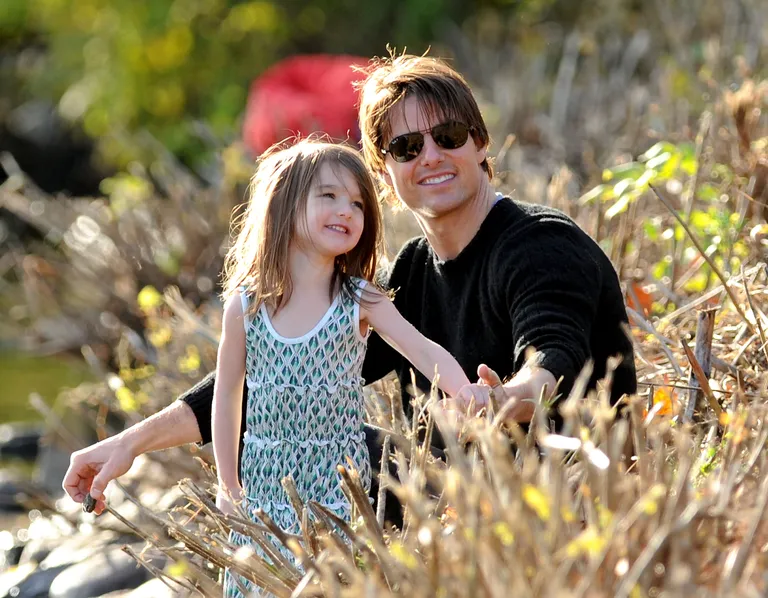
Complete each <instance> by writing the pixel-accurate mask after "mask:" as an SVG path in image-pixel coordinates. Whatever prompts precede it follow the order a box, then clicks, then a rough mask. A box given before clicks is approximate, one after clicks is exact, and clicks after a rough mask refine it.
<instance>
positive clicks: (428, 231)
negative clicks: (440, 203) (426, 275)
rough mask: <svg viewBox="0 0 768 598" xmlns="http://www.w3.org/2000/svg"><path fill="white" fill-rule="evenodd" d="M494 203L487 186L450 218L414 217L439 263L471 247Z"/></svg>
mask: <svg viewBox="0 0 768 598" xmlns="http://www.w3.org/2000/svg"><path fill="white" fill-rule="evenodd" d="M495 203H496V193H495V192H494V191H493V189H492V188H491V185H490V182H487V183H485V184H484V185H483V186H482V187H481V188H480V190H479V192H478V194H477V195H476V196H475V197H474V198H472V200H471V201H468V202H466V203H465V204H464V205H463V206H461V207H460V208H458V209H456V210H453V211H452V212H450V213H448V214H444V215H442V216H440V217H438V218H425V217H424V216H421V215H419V214H415V216H416V220H417V221H418V223H419V225H420V226H421V230H422V231H423V232H424V236H425V237H426V238H427V241H428V242H429V244H430V246H431V247H432V251H434V252H435V254H436V255H437V257H438V258H439V259H440V260H442V261H447V260H452V259H454V258H455V257H456V256H458V255H459V254H460V253H461V252H462V251H463V250H464V248H465V247H466V246H467V245H469V242H470V241H471V240H472V239H473V238H474V237H475V235H476V234H477V231H478V230H479V229H480V225H482V223H483V221H484V220H485V218H486V216H488V213H489V212H490V211H491V208H492V207H493V205H494V204H495Z"/></svg>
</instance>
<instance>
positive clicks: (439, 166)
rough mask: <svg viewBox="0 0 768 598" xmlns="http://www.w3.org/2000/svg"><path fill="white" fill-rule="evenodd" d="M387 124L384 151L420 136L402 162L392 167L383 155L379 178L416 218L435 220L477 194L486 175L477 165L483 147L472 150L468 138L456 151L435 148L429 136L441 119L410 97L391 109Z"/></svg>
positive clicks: (484, 152)
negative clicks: (416, 148) (415, 150)
mask: <svg viewBox="0 0 768 598" xmlns="http://www.w3.org/2000/svg"><path fill="white" fill-rule="evenodd" d="M390 119H391V120H390V124H391V130H392V134H391V136H390V137H389V138H387V139H385V140H384V147H385V148H386V147H387V146H388V144H389V142H390V141H391V140H392V139H394V138H395V137H397V136H398V135H402V134H404V133H410V132H413V131H421V132H422V133H423V134H424V147H423V148H422V150H421V152H420V153H419V155H418V156H416V157H415V158H414V159H413V160H410V161H408V162H396V161H395V160H394V158H393V157H392V156H391V155H390V154H387V155H386V159H385V168H386V171H385V172H384V173H382V174H383V176H384V179H385V180H386V182H387V183H388V184H389V185H391V186H392V187H393V188H394V190H395V193H396V194H397V196H398V197H399V198H400V200H401V201H402V202H403V203H404V204H405V205H406V206H408V208H409V209H410V210H411V211H413V212H414V213H415V214H416V215H417V216H419V217H421V218H426V219H433V218H439V217H440V216H443V215H445V214H448V213H450V212H452V211H454V210H456V209H457V208H460V207H462V206H464V205H465V204H466V203H467V202H468V201H471V200H472V199H474V198H475V197H476V196H477V195H478V193H479V192H480V190H481V185H482V182H483V178H484V177H485V178H487V176H488V175H487V174H486V173H485V172H484V171H483V169H482V167H481V166H480V165H481V164H482V162H483V160H485V157H486V147H480V148H478V147H477V146H476V145H475V142H474V140H473V139H472V136H471V135H470V136H469V138H468V139H467V142H466V143H465V144H464V145H463V146H461V147H459V148H456V149H451V150H447V149H443V148H442V147H440V146H439V145H438V144H437V143H435V140H434V139H433V138H432V135H431V134H430V133H429V131H430V130H431V129H432V127H434V126H435V125H439V124H441V123H442V122H444V121H445V120H447V119H445V118H441V117H440V115H435V116H432V117H430V116H429V112H428V111H427V110H425V109H424V106H423V105H422V104H421V103H420V102H419V100H418V99H417V98H415V97H408V98H406V99H405V100H403V101H402V102H401V103H400V104H399V105H397V106H395V107H394V108H393V110H392V114H391V116H390Z"/></svg>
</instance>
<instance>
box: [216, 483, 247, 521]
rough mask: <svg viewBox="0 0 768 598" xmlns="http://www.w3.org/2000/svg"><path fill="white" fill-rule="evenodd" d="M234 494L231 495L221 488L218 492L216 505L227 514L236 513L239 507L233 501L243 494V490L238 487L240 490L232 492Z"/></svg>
mask: <svg viewBox="0 0 768 598" xmlns="http://www.w3.org/2000/svg"><path fill="white" fill-rule="evenodd" d="M232 494H233V495H234V496H230V495H229V494H228V493H227V492H226V491H225V490H219V491H218V493H217V494H216V507H218V509H219V510H220V511H221V512H222V513H224V514H225V515H236V514H237V509H236V507H235V505H234V503H233V500H235V499H236V498H235V497H239V496H242V490H239V489H238V492H233V493H232Z"/></svg>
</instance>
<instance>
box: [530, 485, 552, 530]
mask: <svg viewBox="0 0 768 598" xmlns="http://www.w3.org/2000/svg"><path fill="white" fill-rule="evenodd" d="M523 500H524V501H525V504H527V505H528V506H529V507H530V508H531V509H532V510H533V511H535V513H536V514H537V515H538V516H539V519H541V520H542V521H549V517H550V515H551V514H552V508H551V507H550V505H549V498H547V496H546V495H545V494H544V493H543V492H542V491H541V490H539V489H538V488H537V487H536V486H532V485H531V484H526V485H525V486H523Z"/></svg>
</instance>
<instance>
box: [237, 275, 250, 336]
mask: <svg viewBox="0 0 768 598" xmlns="http://www.w3.org/2000/svg"><path fill="white" fill-rule="evenodd" d="M237 291H238V293H240V304H241V305H242V306H243V328H245V331H246V332H248V324H249V323H250V318H249V316H248V295H246V293H245V291H246V289H245V287H244V286H242V287H238V289H237Z"/></svg>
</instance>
